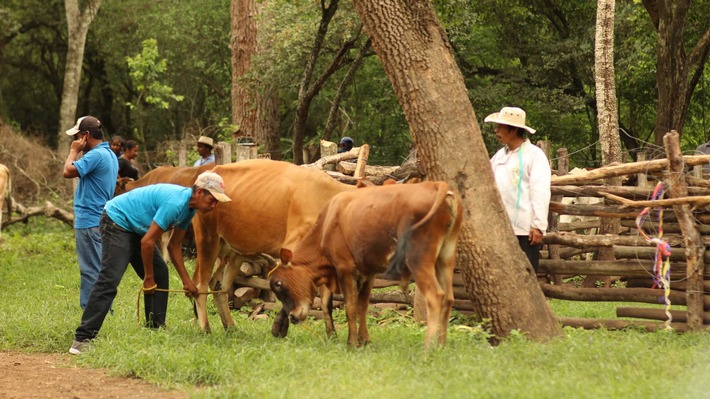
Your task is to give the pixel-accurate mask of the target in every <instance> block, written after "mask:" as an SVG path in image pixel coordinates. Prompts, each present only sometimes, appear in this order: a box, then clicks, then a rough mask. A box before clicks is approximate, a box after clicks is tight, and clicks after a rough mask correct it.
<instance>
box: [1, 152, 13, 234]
mask: <svg viewBox="0 0 710 399" xmlns="http://www.w3.org/2000/svg"><path fill="white" fill-rule="evenodd" d="M11 192H12V180H11V179H10V169H8V168H7V166H5V165H3V164H1V163H0V240H1V239H2V230H1V229H2V212H3V208H4V207H5V202H6V201H7V215H8V217H9V216H10V215H12V204H11V202H12V201H11V199H10V194H11Z"/></svg>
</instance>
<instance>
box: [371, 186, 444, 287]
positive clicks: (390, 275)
mask: <svg viewBox="0 0 710 399" xmlns="http://www.w3.org/2000/svg"><path fill="white" fill-rule="evenodd" d="M447 195H448V185H447V184H444V183H439V184H437V185H436V199H435V200H434V205H432V207H431V208H430V209H429V212H427V214H426V215H424V217H423V218H422V219H421V220H420V221H418V222H417V223H415V224H413V225H412V226H411V227H409V228H408V229H407V231H405V232H404V234H402V236H401V237H399V239H398V240H397V249H396V250H395V252H394V255H393V256H392V259H391V260H390V264H389V266H388V267H387V270H386V271H385V274H384V278H385V279H387V280H401V279H403V278H404V277H406V278H409V270H407V250H408V249H409V239H410V238H411V237H412V234H414V231H415V230H417V229H418V228H419V227H421V226H422V225H424V224H425V223H426V222H428V221H429V219H431V218H432V216H434V214H435V213H436V211H437V210H438V209H439V207H440V206H441V204H442V203H443V202H444V200H445V199H446V196H447Z"/></svg>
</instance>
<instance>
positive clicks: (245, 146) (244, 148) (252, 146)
mask: <svg viewBox="0 0 710 399" xmlns="http://www.w3.org/2000/svg"><path fill="white" fill-rule="evenodd" d="M256 150H257V148H256V143H237V145H236V152H237V162H239V161H244V160H246V159H256V158H257V151H256Z"/></svg>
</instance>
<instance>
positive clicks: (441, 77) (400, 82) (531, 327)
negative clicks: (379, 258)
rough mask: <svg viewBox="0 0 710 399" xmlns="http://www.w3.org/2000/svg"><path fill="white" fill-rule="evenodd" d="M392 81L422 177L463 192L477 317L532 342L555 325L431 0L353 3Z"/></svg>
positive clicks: (553, 331)
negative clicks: (506, 206)
mask: <svg viewBox="0 0 710 399" xmlns="http://www.w3.org/2000/svg"><path fill="white" fill-rule="evenodd" d="M353 3H354V4H355V8H356V9H357V12H358V14H359V15H360V18H361V19H362V21H363V23H364V25H365V29H366V31H367V32H368V34H369V35H370V38H371V40H372V47H373V48H374V49H375V52H376V53H377V55H378V57H379V58H380V61H381V62H382V64H383V66H384V69H385V71H386V73H387V75H388V77H389V79H390V82H391V83H392V86H393V88H394V91H395V93H396V94H397V97H398V99H399V102H400V104H401V106H402V108H403V110H404V114H405V116H406V118H407V122H408V123H409V127H410V129H411V131H412V136H413V138H414V141H415V142H416V144H417V148H418V153H419V155H421V160H422V163H423V166H424V168H425V170H426V173H427V176H428V177H429V178H430V179H432V180H444V181H446V182H448V183H449V184H451V185H452V187H454V188H455V189H456V190H458V191H459V192H460V193H461V196H462V197H463V201H464V207H465V215H464V226H463V230H462V233H461V237H460V241H459V260H458V266H459V267H460V269H461V272H462V274H463V278H464V285H465V287H466V291H467V292H468V293H469V295H470V296H471V300H472V302H473V306H474V309H475V311H476V312H477V314H478V315H479V316H481V317H483V318H488V319H490V320H491V328H492V332H493V334H494V335H495V336H496V339H495V341H497V339H498V338H500V337H504V336H507V335H508V334H509V333H510V332H511V331H512V330H513V329H519V330H521V331H523V332H524V333H525V334H526V335H527V336H529V337H530V338H532V339H535V340H545V339H548V338H550V337H553V336H556V335H558V334H559V328H558V326H557V322H556V320H555V316H554V314H553V313H552V311H551V309H550V307H549V305H548V304H547V301H546V300H545V296H544V295H543V293H542V291H541V290H540V287H539V285H538V282H537V279H536V277H535V273H534V272H533V269H532V267H531V266H530V263H529V262H528V260H527V258H526V257H525V255H524V254H523V252H522V251H521V250H520V247H519V246H518V242H517V240H516V239H515V235H514V233H513V230H512V227H511V226H510V223H509V222H508V216H507V214H506V213H505V210H504V209H503V205H502V203H501V199H500V195H499V194H498V189H497V188H496V184H495V182H494V179H493V173H492V171H491V166H490V162H489V159H488V153H487V151H486V147H485V146H484V143H483V137H482V135H481V131H480V128H479V127H478V123H477V121H476V115H475V113H474V111H473V107H472V106H471V103H470V101H469V99H468V95H467V90H466V87H465V85H464V82H463V76H462V75H461V71H460V70H459V68H458V66H457V65H456V62H455V60H454V55H453V53H452V51H451V46H450V44H449V42H448V39H447V38H446V35H445V33H444V31H443V28H442V27H441V23H440V22H439V20H438V18H437V17H436V14H435V13H434V10H433V9H432V5H431V3H430V2H429V0H409V1H401V0H354V1H353Z"/></svg>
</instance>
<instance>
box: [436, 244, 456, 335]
mask: <svg viewBox="0 0 710 399" xmlns="http://www.w3.org/2000/svg"><path fill="white" fill-rule="evenodd" d="M456 241H457V237H456V236H453V237H447V239H446V241H445V242H444V245H443V246H442V248H441V250H440V252H439V257H438V258H437V260H436V278H437V280H438V282H439V286H440V287H441V288H443V290H444V302H443V303H442V309H441V316H440V319H439V345H444V344H445V343H446V333H447V331H448V329H449V318H450V317H451V308H452V307H453V306H454V286H453V281H454V268H455V267H456Z"/></svg>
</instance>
